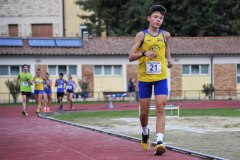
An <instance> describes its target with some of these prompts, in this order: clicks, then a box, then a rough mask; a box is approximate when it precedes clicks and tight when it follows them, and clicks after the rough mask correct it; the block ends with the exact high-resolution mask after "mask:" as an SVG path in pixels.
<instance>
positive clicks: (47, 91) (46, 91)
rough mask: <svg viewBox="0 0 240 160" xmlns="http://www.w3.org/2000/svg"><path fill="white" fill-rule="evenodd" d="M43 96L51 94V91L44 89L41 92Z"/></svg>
mask: <svg viewBox="0 0 240 160" xmlns="http://www.w3.org/2000/svg"><path fill="white" fill-rule="evenodd" d="M43 92H44V94H52V90H51V89H45V88H44V90H43Z"/></svg>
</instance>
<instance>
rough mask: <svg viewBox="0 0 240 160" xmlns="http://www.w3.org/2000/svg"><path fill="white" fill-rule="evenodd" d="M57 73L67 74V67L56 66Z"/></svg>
mask: <svg viewBox="0 0 240 160" xmlns="http://www.w3.org/2000/svg"><path fill="white" fill-rule="evenodd" d="M58 73H63V74H66V73H67V66H58Z"/></svg>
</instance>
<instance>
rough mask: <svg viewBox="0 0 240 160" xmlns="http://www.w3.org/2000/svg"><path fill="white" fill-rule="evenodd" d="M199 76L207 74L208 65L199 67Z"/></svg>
mask: <svg viewBox="0 0 240 160" xmlns="http://www.w3.org/2000/svg"><path fill="white" fill-rule="evenodd" d="M201 74H208V65H207V64H205V65H201Z"/></svg>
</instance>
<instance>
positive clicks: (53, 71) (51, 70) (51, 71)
mask: <svg viewBox="0 0 240 160" xmlns="http://www.w3.org/2000/svg"><path fill="white" fill-rule="evenodd" d="M56 68H57V66H48V73H49V74H50V75H57V69H56Z"/></svg>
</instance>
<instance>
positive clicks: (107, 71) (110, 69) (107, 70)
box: [104, 66, 112, 75]
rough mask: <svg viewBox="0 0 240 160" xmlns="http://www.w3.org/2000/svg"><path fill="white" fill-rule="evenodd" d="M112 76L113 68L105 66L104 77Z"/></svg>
mask: <svg viewBox="0 0 240 160" xmlns="http://www.w3.org/2000/svg"><path fill="white" fill-rule="evenodd" d="M111 74H112V66H104V75H111Z"/></svg>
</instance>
